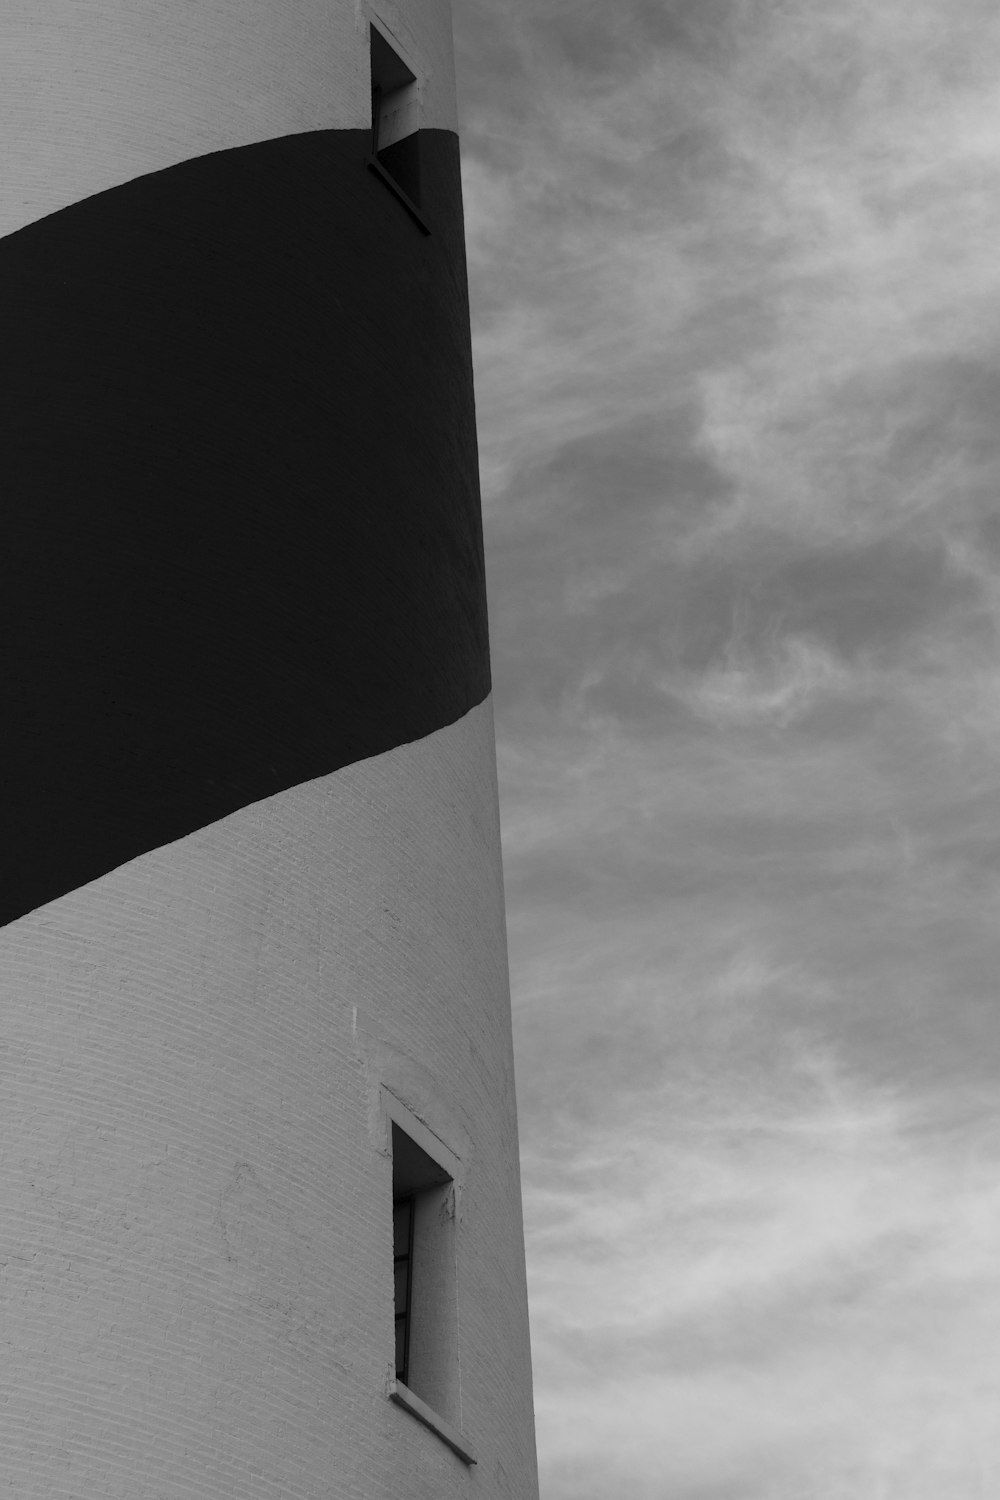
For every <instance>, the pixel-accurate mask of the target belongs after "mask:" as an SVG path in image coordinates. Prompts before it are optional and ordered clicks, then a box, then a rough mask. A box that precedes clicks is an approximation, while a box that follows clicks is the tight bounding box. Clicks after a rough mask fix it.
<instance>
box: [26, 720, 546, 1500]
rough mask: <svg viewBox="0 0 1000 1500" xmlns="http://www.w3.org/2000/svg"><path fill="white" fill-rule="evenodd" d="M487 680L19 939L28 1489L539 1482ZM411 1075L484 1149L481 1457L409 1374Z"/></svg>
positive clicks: (472, 1360) (468, 1423) (469, 1395)
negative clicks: (391, 1385)
mask: <svg viewBox="0 0 1000 1500" xmlns="http://www.w3.org/2000/svg"><path fill="white" fill-rule="evenodd" d="M493 756H494V752H493V732H492V717H491V706H490V703H489V701H487V702H486V703H484V704H482V705H480V707H478V708H476V709H474V710H472V712H471V713H469V714H468V715H466V716H465V718H463V719H462V720H460V721H459V722H458V723H457V724H455V725H452V726H450V727H449V728H447V729H443V730H441V731H439V732H437V733H436V734H433V735H431V736H429V737H427V738H426V739H424V740H421V741H418V742H417V743H415V744H412V745H407V746H403V747H400V748H399V749H396V750H393V751H391V752H389V753H388V754H386V755H383V756H379V757H376V758H374V759H372V760H368V761H363V762H359V763H358V764H356V765H353V766H350V767H347V768H345V769H343V770H341V771H338V772H336V773H335V774H334V775H332V776H330V777H326V778H321V779H319V780H316V781H312V782H309V783H307V784H305V785H303V786H299V787H296V788H294V789H292V790H291V791H289V792H286V793H283V794H281V795H279V796H276V797H273V798H270V799H268V800H267V801H265V802H261V803H258V804H255V805H254V806H251V807H248V808H245V809H243V810H241V811H240V812H238V813H236V814H233V815H232V816H230V817H228V818H226V819H224V820H222V821H221V822H219V823H217V824H215V825H213V826H212V827H210V828H206V829H204V830H201V831H200V832H198V833H196V834H193V835H191V836H190V837H188V838H185V839H182V840H180V841H178V842H177V843H174V844H171V845H168V846H167V847H165V848H162V849H158V850H155V851H153V852H151V853H149V854H147V855H144V856H142V857H141V858H139V859H137V860H135V861H133V862H131V863H130V864H128V865H125V866H123V867H121V868H120V869H117V870H115V871H113V872H112V873H111V874H109V875H107V876H105V877H104V878H102V879H101V880H98V881H95V882H93V883H91V884H90V885H87V886H84V887H82V888H81V889H79V890H77V891H75V892H73V893H71V894H70V895H67V896H65V897H63V898H62V899H60V900H58V901H55V902H52V903H51V904H49V905H48V906H46V907H44V908H42V909H41V910H39V911H36V912H33V913H31V914H30V915H29V916H27V917H25V918H23V919H21V920H20V921H18V922H15V923H13V924H11V925H10V926H8V927H7V928H6V929H4V930H3V932H2V933H0V973H2V976H3V977H2V987H0V1010H2V1014H3V1017H4V1031H5V1045H6V1057H7V1062H8V1069H9V1071H8V1073H7V1081H6V1083H5V1088H4V1092H3V1095H2V1101H3V1102H2V1123H0V1131H2V1138H3V1141H4V1147H5V1150H4V1153H3V1174H4V1180H3V1184H2V1188H0V1201H2V1202H3V1204H4V1218H3V1225H4V1228H3V1238H2V1251H0V1264H2V1274H3V1283H2V1285H3V1336H4V1342H5V1348H6V1350H7V1355H6V1358H5V1359H4V1361H3V1365H2V1368H0V1393H2V1395H0V1413H2V1415H0V1422H2V1438H0V1449H2V1454H3V1468H4V1484H5V1485H6V1487H7V1490H8V1491H9V1492H10V1493H11V1494H14V1495H17V1496H18V1497H24V1500H28V1497H32V1500H34V1497H38V1500H41V1497H43V1496H44V1497H45V1500H55V1497H63V1496H65V1497H69V1496H74V1497H77V1500H99V1497H100V1500H104V1497H107V1500H181V1497H184V1500H193V1497H196V1496H197V1497H199V1500H200V1497H205V1500H209V1497H211V1500H220V1497H223V1496H226V1497H228V1496H233V1497H241V1500H279V1497H281V1500H318V1497H324V1500H325V1497H330V1500H333V1497H344V1500H354V1497H357V1500H383V1497H384V1500H389V1497H393V1500H398V1497H399V1496H406V1497H407V1500H451V1497H453V1496H455V1497H457V1496H465V1495H482V1496H484V1497H486V1496H489V1497H490V1500H493V1497H496V1500H500V1497H504V1500H507V1497H511V1500H530V1497H533V1496H534V1495H535V1494H536V1493H537V1491H536V1481H535V1474H534V1453H533V1442H532V1426H531V1383H530V1367H529V1351H528V1343H527V1317H526V1307H525V1290H524V1273H523V1249H522V1238H521V1217H520V1200H519V1189H518V1174H517V1139H516V1121H515V1108H514V1092H513V1076H512V1063H511V1045H510V1016H509V1002H508V996H507V975H506V964H505V941H504V924H503V905H502V887H501V876H500V869H499V861H498V827H497V812H496V788H495V773H494V758H493ZM382 1084H386V1085H388V1086H389V1087H390V1088H391V1089H392V1090H393V1091H394V1092H395V1093H396V1094H397V1096H398V1097H401V1098H402V1099H403V1102H404V1103H406V1104H407V1106H408V1107H409V1108H411V1109H412V1110H413V1111H414V1112H415V1113H416V1114H417V1115H418V1116H419V1117H421V1118H423V1119H425V1120H426V1121H427V1123H428V1125H429V1126H430V1128H431V1129H433V1130H435V1131H436V1132H437V1133H438V1134H439V1135H441V1137H442V1138H443V1139H446V1140H449V1139H450V1141H452V1142H453V1143H454V1145H455V1148H456V1149H457V1151H458V1152H459V1153H460V1154H461V1153H464V1156H463V1167H464V1178H465V1181H464V1186H463V1193H462V1197H461V1210H460V1223H459V1225H458V1245H459V1252H458V1277H459V1281H458V1299H459V1318H460V1326H461V1335H460V1360H461V1426H462V1430H463V1431H464V1433H465V1434H466V1435H467V1436H468V1438H469V1440H470V1442H471V1443H472V1444H473V1446H474V1448H475V1450H476V1454H477V1457H478V1459H479V1462H478V1464H477V1465H476V1466H475V1467H474V1468H472V1469H470V1468H468V1467H467V1466H466V1465H465V1464H463V1463H462V1462H461V1460H460V1459H458V1458H457V1457H456V1456H455V1455H454V1454H453V1453H452V1452H451V1451H450V1449H448V1448H447V1447H445V1446H444V1444H443V1443H442V1442H441V1441H440V1439H439V1438H438V1437H437V1436H436V1435H435V1434H434V1433H432V1432H430V1431H429V1430H428V1429H426V1428H425V1427H422V1426H421V1425H419V1424H418V1423H417V1422H416V1421H415V1420H414V1419H413V1418H412V1417H411V1416H409V1414H408V1413H406V1412H405V1411H402V1410H401V1409H400V1408H399V1407H397V1406H395V1405H393V1404H392V1403H391V1402H390V1401H389V1400H388V1399H387V1396H386V1383H387V1378H388V1374H389V1370H390V1366H391V1364H392V1349H393V1319H392V1311H393V1309H392V1265H391V1222H390V1221H391V1163H390V1161H389V1158H388V1156H387V1155H386V1154H385V1151H384V1146H382V1145H381V1143H380V1138H379V1131H378V1125H377V1115H378V1090H379V1087H380V1086H381V1085H382Z"/></svg>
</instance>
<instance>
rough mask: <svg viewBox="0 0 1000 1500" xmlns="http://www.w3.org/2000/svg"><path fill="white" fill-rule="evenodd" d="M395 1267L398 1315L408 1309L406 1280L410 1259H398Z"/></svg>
mask: <svg viewBox="0 0 1000 1500" xmlns="http://www.w3.org/2000/svg"><path fill="white" fill-rule="evenodd" d="M394 1269H395V1272H396V1314H397V1316H398V1315H399V1314H400V1313H405V1311H406V1282H407V1276H408V1273H409V1269H410V1262H409V1261H408V1260H397V1262H396V1265H395V1268H394Z"/></svg>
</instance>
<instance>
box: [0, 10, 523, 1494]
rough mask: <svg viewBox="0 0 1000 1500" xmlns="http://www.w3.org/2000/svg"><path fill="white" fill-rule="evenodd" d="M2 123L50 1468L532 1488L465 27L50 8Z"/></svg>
mask: <svg viewBox="0 0 1000 1500" xmlns="http://www.w3.org/2000/svg"><path fill="white" fill-rule="evenodd" d="M372 28H374V29H375V32H376V33H377V35H379V36H380V37H381V38H382V39H383V41H384V42H385V44H386V46H388V47H389V49H390V53H391V56H392V58H393V59H394V60H396V62H398V66H399V68H400V69H401V70H402V71H401V72H400V77H405V79H406V80H408V81H407V83H406V88H405V90H404V91H403V92H404V93H405V101H404V102H405V110H404V109H400V110H397V117H394V119H395V123H394V125H393V126H392V130H394V132H395V135H394V136H392V137H390V147H389V149H390V150H392V149H393V147H397V148H398V147H399V146H400V145H401V147H402V152H403V156H401V157H399V158H398V159H399V160H400V161H402V160H403V157H405V168H406V175H405V178H404V176H403V169H402V167H400V169H399V175H400V182H394V180H393V171H394V170H395V162H396V160H397V158H395V157H392V156H390V155H389V153H388V152H386V154H385V156H384V158H383V165H382V167H381V168H380V166H379V163H378V161H376V163H375V164H374V166H373V164H372V162H371V160H370V158H371V155H372V90H371V36H372ZM394 66H395V62H394ZM387 76H388V75H387ZM394 83H395V79H394V78H393V77H389V84H390V85H393V84H394ZM404 116H405V118H404ZM400 119H402V120H403V123H402V124H400V123H399V121H400ZM388 129H389V127H388V126H387V131H388ZM0 130H2V131H3V133H4V136H5V138H6V140H7V141H8V142H9V143H10V149H9V155H8V161H7V163H5V166H4V194H3V207H2V210H0V300H2V302H3V325H4V328H5V360H4V372H3V375H2V376H0V379H2V380H3V384H4V390H3V398H4V402H3V409H4V413H5V416H4V423H5V426H6V431H7V442H6V443H5V451H6V454H7V457H6V459H5V464H6V469H7V472H6V476H5V486H4V488H5V498H6V501H7V504H6V506H5V512H6V514H5V519H6V521H7V542H6V545H5V556H4V560H3V562H2V565H0V566H2V568H3V574H4V578H3V589H2V602H0V614H2V615H3V627H4V628H3V636H4V643H5V646H6V647H7V650H6V651H5V659H4V667H3V672H4V678H5V688H6V693H5V697H6V702H7V705H8V709H7V717H8V728H7V731H6V732H5V737H4V744H3V748H2V750H0V772H2V779H3V784H4V788H5V793H6V795H5V822H6V825H7V827H6V833H5V840H4V852H3V856H2V865H0V923H2V924H3V925H2V927H0V992H2V993H0V1008H2V1015H3V1026H4V1031H5V1042H6V1047H5V1057H6V1066H5V1079H4V1087H3V1092H2V1096H0V1131H2V1137H3V1148H4V1149H3V1163H4V1165H3V1178H4V1181H3V1187H2V1198H3V1203H4V1206H5V1218H4V1228H3V1247H2V1248H3V1290H4V1312H3V1323H4V1340H5V1347H6V1349H7V1351H8V1352H7V1357H6V1360H5V1367H4V1370H3V1372H2V1373H0V1390H2V1396H3V1403H2V1412H3V1416H2V1433H0V1456H2V1461H3V1471H4V1475H5V1478H6V1480H7V1482H8V1484H9V1485H10V1486H11V1488H12V1490H13V1491H16V1493H18V1495H20V1496H25V1497H31V1496H39V1497H40V1496H43V1495H44V1496H45V1497H46V1500H49V1497H54V1496H61V1495H64V1496H74V1497H79V1500H90V1497H93V1500H98V1497H100V1500H105V1497H108V1500H111V1497H119V1496H120V1497H123V1500H124V1497H126V1496H127V1497H128V1500H143V1497H147V1496H148V1497H150V1500H152V1497H154V1496H155V1497H156V1500H165V1497H169V1500H181V1497H184V1500H187V1497H194V1496H198V1497H201V1496H205V1497H212V1500H215V1497H218V1496H223V1495H230V1494H231V1495H233V1496H240V1497H246V1500H277V1497H278V1496H281V1497H285V1500H299V1497H302V1500H306V1497H308V1500H314V1497H320V1496H322V1497H344V1500H355V1497H357V1500H361V1497H363V1500H383V1497H386V1500H388V1497H390V1496H393V1497H396V1496H405V1497H407V1500H425V1497H426V1500H450V1497H452V1496H466V1495H482V1496H484V1497H490V1500H493V1497H497V1500H500V1497H504V1500H507V1497H510V1500H534V1497H535V1496H536V1495H537V1480H536V1476H535V1459H534V1437H533V1423H532V1409H531V1376H530V1360H529V1346H528V1329H527V1310H526V1296H525V1283H524V1261H523V1234H522V1229H521V1209H520V1189H519V1178H518V1156H517V1136H516V1118H515V1105H514V1088H513V1067H512V1049H511V1039H510V1006H509V993H508V981H507V967H506V944H505V930H504V917H503V889H502V876H501V869H500V844H499V820H498V813H497V796H496V767H495V748H494V737H493V724H492V708H491V697H490V680H489V656H488V636H487V627H486V607H485V585H484V574H483V558H482V535H481V520H480V513H479V494H478V477H477V468H476V446H475V419H474V408H473V395H472V368H471V353H470V344H469V324H468V299H467V290H466V279H465V259H464V241H463V228H462V213H461V186H460V177H459V159H458V141H457V134H456V119H455V88H454V76H453V63H452V53H451V32H450V11H449V6H448V4H447V3H444V0H408V3H406V4H405V5H398V6H393V5H390V4H377V5H368V4H366V3H363V0H322V3H320V0H298V3H293V4H285V5H280V6H279V5H276V4H274V3H273V0H240V3H236V0H198V3H196V4H195V3H192V4H188V5H185V6H173V7H167V6H163V5H162V4H160V3H157V0H129V3H128V4H125V3H123V0H88V3H87V4H86V5H81V4H80V3H79V0H34V3H32V4H31V5H30V6H28V5H27V4H22V3H21V0H13V3H11V4H10V5H8V6H6V7H5V8H4V14H3V16H2V17H0ZM397 137H398V139H397ZM375 144H376V147H377V145H378V142H376V143H375ZM385 162H388V166H389V168H390V170H388V171H386V170H385V169H384V164H385ZM394 1120H395V1121H396V1122H397V1128H399V1125H400V1122H401V1124H402V1128H403V1129H405V1130H409V1131H410V1133H411V1134H412V1136H413V1139H414V1140H415V1141H416V1142H417V1145H418V1146H420V1145H423V1146H424V1147H426V1148H427V1150H429V1151H430V1152H431V1153H432V1154H433V1155H434V1156H435V1159H436V1160H437V1161H438V1162H440V1163H444V1164H445V1166H444V1167H442V1169H441V1170H442V1172H444V1171H445V1168H446V1175H447V1179H448V1180H447V1183H446V1185H445V1186H444V1187H441V1186H437V1187H435V1189H434V1191H435V1192H436V1193H438V1194H439V1195H440V1197H439V1199H437V1198H436V1199H435V1200H434V1201H435V1204H436V1210H435V1215H436V1217H435V1223H436V1225H437V1227H436V1228H435V1229H434V1235H435V1236H437V1237H436V1238H433V1236H432V1237H431V1238H429V1239H428V1240H427V1245H429V1246H430V1249H427V1248H426V1246H425V1248H424V1250H421V1251H420V1252H419V1253H420V1254H425V1255H426V1256H429V1257H432V1259H428V1260H427V1261H426V1264H422V1265H421V1264H420V1263H419V1262H415V1263H414V1272H413V1276H414V1280H413V1295H414V1303H413V1308H414V1313H413V1320H412V1321H413V1331H414V1337H415V1338H416V1339H417V1340H418V1341H419V1339H420V1338H424V1339H425V1341H426V1345H427V1353H426V1358H425V1361H424V1366H423V1367H421V1371H420V1374H419V1379H416V1377H415V1382H416V1383H415V1385H414V1391H415V1394H416V1396H417V1397H418V1398H423V1400H424V1405H425V1406H426V1407H427V1408H428V1409H429V1410H430V1412H431V1415H432V1416H437V1417H438V1418H439V1419H440V1420H439V1422H438V1423H437V1426H435V1424H434V1422H431V1423H430V1425H428V1424H427V1423H426V1422H424V1421H420V1420H418V1419H417V1416H415V1415H414V1409H417V1410H418V1414H419V1405H420V1403H419V1400H418V1401H417V1402H415V1403H414V1402H411V1403H410V1404H411V1409H409V1410H408V1409H407V1408H406V1406H405V1404H404V1405H401V1404H400V1401H399V1397H400V1395H401V1394H403V1395H405V1387H404V1388H403V1390H402V1393H401V1391H400V1389H398V1388H396V1389H394V1387H398V1382H397V1380H396V1373H395V1370H396V1360H395V1357H394V1339H395V1334H394V1308H395V1307H397V1306H398V1302H394V1274H393V1223H392V1221H393V1207H392V1200H393V1192H394V1181H396V1183H397V1189H396V1190H397V1191H399V1187H398V1180H399V1170H400V1168H399V1161H398V1157H399V1151H398V1149H397V1152H396V1155H397V1161H396V1163H395V1165H394V1161H393V1142H394V1140H395V1139H396V1132H395V1129H394V1127H393V1121H394ZM419 1155H420V1153H419V1151H417V1152H416V1156H419ZM415 1159H416V1158H415ZM415 1201H416V1200H415ZM438 1220H440V1223H438V1222H437V1221H438ZM428 1234H430V1231H428ZM416 1253H417V1252H415V1254H416ZM433 1257H437V1259H436V1260H434V1259H433ZM418 1272H419V1275H418ZM421 1276H422V1277H423V1282H421V1279H420V1277H421ZM422 1285H423V1286H424V1287H426V1288H427V1290H426V1292H422V1291H421V1287H422ZM421 1299H423V1300H421ZM428 1309H432V1311H428ZM418 1313H419V1315H420V1317H421V1318H423V1319H424V1322H425V1323H426V1324H427V1327H426V1328H424V1327H423V1325H422V1324H421V1323H420V1321H419V1318H418ZM435 1320H436V1321H437V1323H439V1324H440V1327H439V1328H437V1329H435V1328H433V1327H431V1326H430V1325H431V1324H432V1323H434V1322H435ZM414 1368H416V1366H414ZM394 1395H395V1396H396V1398H397V1399H391V1398H392V1397H393V1396H394ZM449 1435H450V1436H451V1437H455V1436H456V1435H457V1437H458V1439H460V1441H459V1442H457V1444H456V1443H451V1444H449V1441H448V1438H449Z"/></svg>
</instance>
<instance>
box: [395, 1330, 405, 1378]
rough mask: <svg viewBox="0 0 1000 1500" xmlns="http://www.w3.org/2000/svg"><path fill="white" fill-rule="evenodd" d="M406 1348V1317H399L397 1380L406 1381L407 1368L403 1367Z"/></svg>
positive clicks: (397, 1331)
mask: <svg viewBox="0 0 1000 1500" xmlns="http://www.w3.org/2000/svg"><path fill="white" fill-rule="evenodd" d="M405 1350H406V1319H405V1318H397V1319H396V1379H397V1380H404V1381H405V1379H406V1370H405V1369H404V1368H403V1361H404V1358H405Z"/></svg>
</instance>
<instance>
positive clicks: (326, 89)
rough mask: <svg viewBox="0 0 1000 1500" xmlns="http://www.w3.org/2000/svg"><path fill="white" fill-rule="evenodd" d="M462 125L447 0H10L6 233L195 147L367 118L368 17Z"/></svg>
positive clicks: (0, 116)
mask: <svg viewBox="0 0 1000 1500" xmlns="http://www.w3.org/2000/svg"><path fill="white" fill-rule="evenodd" d="M373 19H374V20H375V22H376V24H380V25H381V26H382V28H383V30H384V31H385V34H386V36H387V37H389V38H391V39H394V40H395V41H396V43H397V45H398V48H399V50H400V51H401V52H402V53H403V55H404V56H405V57H406V59H407V61H409V62H410V64H411V66H412V67H413V68H414V71H415V72H416V73H417V74H418V77H419V79H420V100H421V124H422V125H423V126H424V127H430V128H437V129H447V130H454V129H456V128H457V122H456V114H455V108H456V106H455V79H454V64H453V58H452V42H451V11H450V6H449V3H448V0H405V3H398V4H393V3H390V0H372V3H370V4H369V3H368V0H3V4H2V5H0V189H2V190H0V236H2V235H5V234H10V233H11V232H12V231H14V230H16V229H19V228H21V227H22V226H23V225H25V224H30V223H32V222H33V221H34V220H36V219H39V218H42V217H43V216H44V215H45V214H48V213H52V212H54V211H55V210H56V209H59V208H64V207H66V206H67V205H68V204H70V203H75V202H78V201H79V200H80V199H82V198H86V197H89V196H90V195H91V194H93V193H98V192H101V191H103V190H104V189H106V188H110V187H115V186H117V185H119V184H120V183H123V182H128V181H130V180H131V179H132V178H135V177H139V176H142V175H143V174H144V173H147V172H154V171H158V170H159V169H161V168H163V167H169V166H173V165H175V164H176V163H178V162H182V161H186V160H188V159H189V158H190V157H194V156H202V155H204V154H206V153H207V152H210V151H220V150H224V149H226V148H229V147H233V146H244V145H249V144H251V143H252V142H255V141H263V140H269V139H272V138H275V137H278V136H283V135H288V134H294V133H296V132H299V131H306V130H326V129H360V128H364V127H365V126H367V125H368V124H369V123H370V115H371V102H370V94H369V76H368V27H369V24H370V23H371V21H372V20H373Z"/></svg>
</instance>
